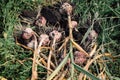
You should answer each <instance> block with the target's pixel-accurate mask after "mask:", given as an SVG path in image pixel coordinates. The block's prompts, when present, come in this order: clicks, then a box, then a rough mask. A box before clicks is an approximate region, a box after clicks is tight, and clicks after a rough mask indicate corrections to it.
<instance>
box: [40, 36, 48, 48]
mask: <svg viewBox="0 0 120 80" xmlns="http://www.w3.org/2000/svg"><path fill="white" fill-rule="evenodd" d="M39 43H41V45H42V46H43V45H44V46H45V45H49V43H50V39H49V36H48V35H47V34H41V35H40V37H39Z"/></svg>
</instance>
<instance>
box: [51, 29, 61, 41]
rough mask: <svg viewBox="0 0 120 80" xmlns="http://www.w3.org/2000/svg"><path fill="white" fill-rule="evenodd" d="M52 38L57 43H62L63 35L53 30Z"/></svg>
mask: <svg viewBox="0 0 120 80" xmlns="http://www.w3.org/2000/svg"><path fill="white" fill-rule="evenodd" d="M49 35H50V37H52V38H53V39H55V40H56V41H60V39H61V37H62V34H61V33H60V32H58V31H57V30H53V31H52V32H50V34H49Z"/></svg>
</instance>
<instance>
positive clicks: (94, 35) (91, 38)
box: [88, 30, 98, 40]
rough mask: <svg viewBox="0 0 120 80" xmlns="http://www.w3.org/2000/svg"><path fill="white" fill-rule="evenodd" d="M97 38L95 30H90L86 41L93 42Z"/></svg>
mask: <svg viewBox="0 0 120 80" xmlns="http://www.w3.org/2000/svg"><path fill="white" fill-rule="evenodd" d="M97 37H98V33H97V32H96V31H95V30H91V31H90V33H89V35H88V40H94V39H96V38H97Z"/></svg>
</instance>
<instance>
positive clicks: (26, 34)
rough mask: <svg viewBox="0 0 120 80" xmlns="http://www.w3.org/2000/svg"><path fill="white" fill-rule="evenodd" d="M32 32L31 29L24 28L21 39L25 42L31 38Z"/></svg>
mask: <svg viewBox="0 0 120 80" xmlns="http://www.w3.org/2000/svg"><path fill="white" fill-rule="evenodd" d="M33 34H34V32H33V30H32V29H31V28H25V30H24V31H23V33H22V38H23V39H25V40H27V39H30V38H31V37H32V36H33Z"/></svg>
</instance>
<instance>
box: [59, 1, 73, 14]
mask: <svg viewBox="0 0 120 80" xmlns="http://www.w3.org/2000/svg"><path fill="white" fill-rule="evenodd" d="M72 10H73V7H72V6H71V5H70V4H69V3H67V2H65V3H63V4H62V6H61V9H60V12H61V13H63V12H67V14H68V15H70V14H71V13H72Z"/></svg>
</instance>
